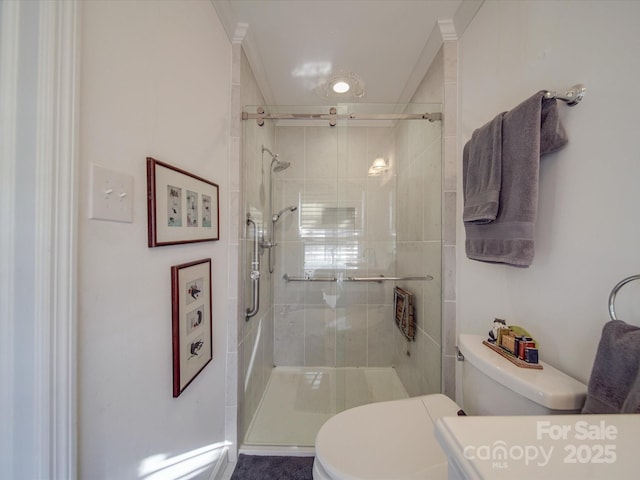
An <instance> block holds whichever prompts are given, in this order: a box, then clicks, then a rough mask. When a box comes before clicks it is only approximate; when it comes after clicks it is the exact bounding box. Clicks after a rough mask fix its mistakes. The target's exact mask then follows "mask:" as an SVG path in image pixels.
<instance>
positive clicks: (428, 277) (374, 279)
mask: <svg viewBox="0 0 640 480" xmlns="http://www.w3.org/2000/svg"><path fill="white" fill-rule="evenodd" d="M347 279H348V280H349V281H350V282H378V283H382V282H384V281H387V280H390V281H401V280H423V281H426V282H429V281H431V280H433V277H432V276H431V275H425V276H423V277H383V276H380V277H347Z"/></svg>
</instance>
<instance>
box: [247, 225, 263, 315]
mask: <svg viewBox="0 0 640 480" xmlns="http://www.w3.org/2000/svg"><path fill="white" fill-rule="evenodd" d="M249 225H251V226H253V255H252V257H251V273H250V274H249V276H250V278H251V286H252V287H253V306H252V307H251V308H247V312H246V314H245V320H247V321H248V320H249V319H250V318H251V317H253V316H255V314H256V313H258V309H259V308H260V255H259V252H258V246H259V242H258V226H257V225H256V222H255V221H254V220H253V219H252V218H251V216H250V215H249V214H248V213H247V228H246V230H247V231H248V230H249ZM247 235H248V232H247Z"/></svg>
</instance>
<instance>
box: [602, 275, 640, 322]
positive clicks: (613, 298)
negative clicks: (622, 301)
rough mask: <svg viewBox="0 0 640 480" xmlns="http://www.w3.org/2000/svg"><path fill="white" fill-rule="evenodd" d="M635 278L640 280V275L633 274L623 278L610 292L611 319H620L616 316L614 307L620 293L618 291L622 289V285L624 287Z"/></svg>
mask: <svg viewBox="0 0 640 480" xmlns="http://www.w3.org/2000/svg"><path fill="white" fill-rule="evenodd" d="M633 280H640V275H631V276H630V277H627V278H625V279H623V280H621V281H620V282H618V283H617V284H616V286H615V287H613V290H611V293H610V294H609V316H610V317H611V320H618V319H617V318H616V310H615V308H614V303H615V301H616V295H617V294H618V291H620V289H621V288H622V287H624V286H625V285H626V284H627V283H629V282H632V281H633Z"/></svg>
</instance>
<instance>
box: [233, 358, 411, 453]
mask: <svg viewBox="0 0 640 480" xmlns="http://www.w3.org/2000/svg"><path fill="white" fill-rule="evenodd" d="M408 396H409V395H408V394H407V392H406V390H405V389H404V387H403V385H402V383H401V382H400V379H399V378H398V375H397V374H396V371H395V369H393V368H390V367H389V368H373V367H367V368H355V367H354V368H349V367H347V368H329V367H319V368H309V367H303V368H302V367H276V368H274V369H273V370H272V372H271V376H270V378H269V382H268V383H267V388H266V389H265V393H264V395H263V397H262V400H261V402H260V405H259V406H258V409H257V411H256V414H255V416H254V418H253V420H252V422H251V425H250V426H249V430H248V432H247V436H246V438H245V442H244V443H245V445H256V446H262V445H263V446H299V447H311V446H313V445H314V442H315V438H316V434H317V433H318V430H319V429H320V427H321V426H322V425H323V424H324V422H326V421H327V420H328V419H329V418H331V417H332V416H333V415H335V414H336V413H339V412H341V411H343V410H346V409H349V408H353V407H357V406H359V405H365V404H368V403H374V402H383V401H387V400H397V399H401V398H408Z"/></svg>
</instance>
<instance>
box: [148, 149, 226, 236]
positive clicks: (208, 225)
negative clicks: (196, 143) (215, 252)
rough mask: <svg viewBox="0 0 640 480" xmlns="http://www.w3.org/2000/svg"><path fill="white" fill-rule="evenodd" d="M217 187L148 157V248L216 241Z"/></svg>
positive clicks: (218, 225) (217, 216) (217, 218)
mask: <svg viewBox="0 0 640 480" xmlns="http://www.w3.org/2000/svg"><path fill="white" fill-rule="evenodd" d="M219 200H220V193H219V188H218V185H217V184H215V183H213V182H211V181H209V180H205V179H204V178H201V177H198V176H196V175H194V174H192V173H189V172H186V171H184V170H181V169H180V168H177V167H174V166H171V165H169V164H167V163H164V162H161V161H159V160H155V159H153V158H150V157H148V158H147V218H148V240H149V242H148V243H149V247H160V246H162V245H175V244H179V243H192V242H209V241H212V240H219V239H220V235H219V231H220V220H219V216H220V208H219V203H220V202H219Z"/></svg>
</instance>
